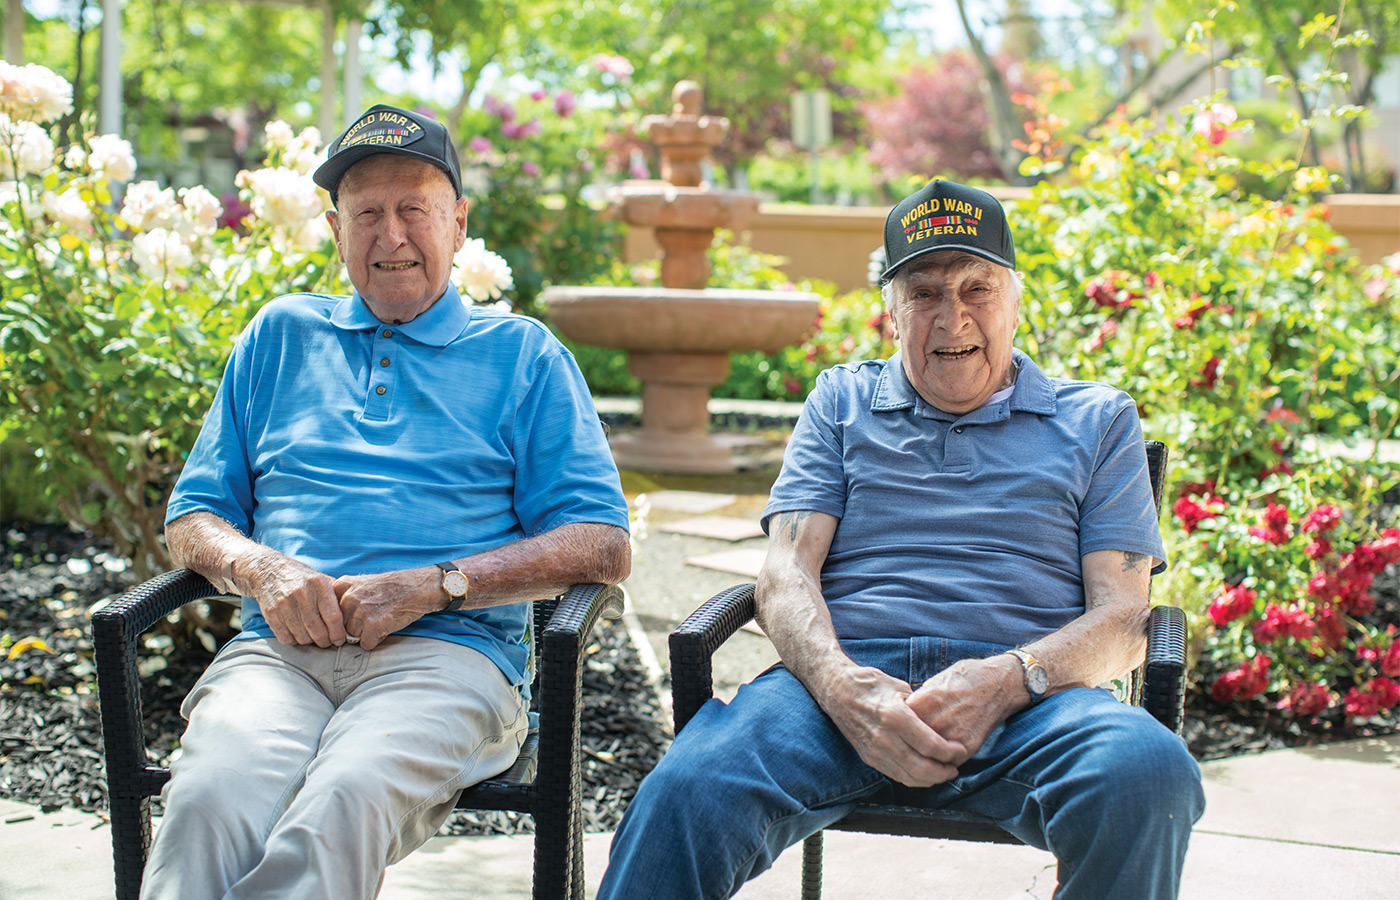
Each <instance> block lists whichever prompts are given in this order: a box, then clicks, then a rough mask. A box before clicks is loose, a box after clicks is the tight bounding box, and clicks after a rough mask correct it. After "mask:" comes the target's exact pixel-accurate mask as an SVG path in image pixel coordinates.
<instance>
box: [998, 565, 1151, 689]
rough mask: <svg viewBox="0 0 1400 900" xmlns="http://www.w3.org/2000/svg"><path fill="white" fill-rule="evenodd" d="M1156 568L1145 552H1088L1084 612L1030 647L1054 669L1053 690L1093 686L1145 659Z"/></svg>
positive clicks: (1046, 666) (1045, 663)
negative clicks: (1151, 582) (1150, 585)
mask: <svg viewBox="0 0 1400 900" xmlns="http://www.w3.org/2000/svg"><path fill="white" fill-rule="evenodd" d="M1151 566H1152V558H1151V557H1149V556H1146V555H1144V554H1141V553H1125V552H1122V551H1117V550H1099V551H1095V552H1093V553H1089V554H1087V555H1085V557H1084V559H1083V570H1084V615H1082V616H1080V617H1079V618H1077V619H1075V620H1074V621H1073V622H1070V623H1069V624H1068V625H1066V626H1065V627H1063V628H1061V629H1060V630H1058V631H1055V632H1053V633H1051V634H1048V635H1046V636H1045V637H1043V638H1041V639H1040V640H1037V641H1035V642H1033V643H1032V644H1030V645H1028V646H1027V647H1026V650H1027V651H1029V652H1030V653H1031V655H1033V656H1035V657H1036V658H1037V659H1039V660H1040V661H1041V664H1042V665H1044V666H1045V668H1046V670H1047V672H1048V673H1049V675H1050V691H1051V692H1052V693H1053V692H1055V691H1060V690H1065V689H1066V688H1072V687H1094V686H1096V685H1099V684H1103V683H1104V682H1106V681H1109V680H1110V679H1113V678H1118V677H1120V676H1121V675H1123V673H1125V672H1127V671H1129V670H1130V669H1133V668H1135V667H1137V666H1138V665H1139V664H1141V663H1142V659H1143V655H1144V653H1145V652H1146V649H1147V613H1148V604H1147V594H1148V581H1149V579H1150V577H1151V576H1150V569H1151Z"/></svg>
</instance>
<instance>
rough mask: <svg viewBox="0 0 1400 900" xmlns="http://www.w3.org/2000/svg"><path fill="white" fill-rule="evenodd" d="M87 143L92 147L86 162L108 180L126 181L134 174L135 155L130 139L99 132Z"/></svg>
mask: <svg viewBox="0 0 1400 900" xmlns="http://www.w3.org/2000/svg"><path fill="white" fill-rule="evenodd" d="M88 143H89V145H90V146H91V148H92V152H91V153H90V154H89V155H88V162H89V164H90V165H91V166H92V170H93V171H94V172H97V173H99V174H101V175H102V176H104V177H105V178H106V179H107V180H108V181H121V182H126V181H130V180H131V179H132V178H134V177H135V176H136V157H135V156H134V155H132V152H131V142H130V141H124V140H122V139H121V138H119V137H117V136H116V135H115V134H99V135H97V136H96V137H94V138H93V139H92V140H91V141H89V142H88Z"/></svg>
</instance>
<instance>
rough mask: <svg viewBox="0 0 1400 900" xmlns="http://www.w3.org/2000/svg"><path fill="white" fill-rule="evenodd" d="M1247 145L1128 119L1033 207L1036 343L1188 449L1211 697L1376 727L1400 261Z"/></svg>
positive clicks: (1196, 119)
mask: <svg viewBox="0 0 1400 900" xmlns="http://www.w3.org/2000/svg"><path fill="white" fill-rule="evenodd" d="M1249 129H1250V123H1249V122H1247V121H1243V120H1240V119H1239V118H1238V117H1237V116H1236V115H1235V114H1234V110H1233V109H1231V108H1229V107H1228V106H1227V105H1225V104H1223V103H1222V102H1221V101H1219V100H1213V101H1205V102H1202V103H1200V104H1198V105H1197V106H1195V107H1191V108H1187V109H1186V110H1184V115H1183V116H1182V117H1180V118H1178V117H1175V116H1154V117H1151V118H1146V119H1141V120H1136V121H1127V120H1121V121H1116V122H1112V123H1110V124H1109V125H1108V126H1106V127H1105V128H1104V129H1103V131H1102V132H1101V133H1100V134H1099V135H1097V136H1096V137H1095V138H1094V139H1092V140H1089V141H1086V142H1083V143H1082V145H1081V146H1080V147H1079V148H1078V152H1077V154H1076V155H1075V157H1074V162H1073V163H1072V164H1071V165H1070V166H1069V167H1068V168H1067V169H1065V170H1063V171H1061V172H1058V173H1056V175H1055V178H1053V179H1051V180H1046V181H1044V182H1042V183H1041V184H1040V185H1038V186H1037V187H1036V188H1035V189H1034V191H1033V193H1032V197H1031V199H1030V200H1029V201H1027V202H1022V203H1018V204H1015V205H1014V206H1013V207H1012V208H1011V209H1010V210H1009V215H1010V218H1011V223H1012V229H1013V231H1014V232H1015V234H1016V235H1017V253H1018V262H1019V263H1020V265H1021V268H1022V269H1023V271H1024V272H1025V273H1026V283H1027V287H1026V299H1025V302H1024V304H1023V308H1022V319H1023V324H1022V333H1021V335H1020V338H1019V339H1020V341H1021V344H1022V346H1023V347H1024V348H1025V349H1026V350H1027V351H1028V352H1029V353H1031V354H1032V355H1033V356H1035V357H1036V358H1037V359H1038V361H1039V362H1040V364H1041V365H1042V366H1043V367H1045V368H1047V369H1048V370H1050V371H1052V372H1056V373H1063V374H1070V375H1074V376H1077V377H1084V378H1090V379H1094V380H1098V381H1103V382H1107V383H1109V384H1114V385H1117V386H1120V387H1122V388H1123V389H1124V390H1126V391H1128V392H1129V393H1131V394H1132V395H1133V396H1134V397H1135V399H1136V400H1137V402H1138V405H1139V411H1140V413H1141V414H1142V418H1143V425H1144V429H1145V431H1146V433H1147V435H1148V436H1149V437H1153V438H1160V439H1163V440H1165V441H1167V442H1168V443H1169V444H1170V445H1171V447H1172V453H1173V456H1172V467H1171V472H1170V476H1169V481H1168V484H1169V491H1170V496H1169V497H1168V500H1167V503H1168V505H1169V507H1170V512H1169V514H1168V515H1167V516H1166V517H1165V521H1164V533H1165V535H1166V537H1167V541H1168V547H1169V552H1170V553H1171V555H1172V558H1173V565H1172V568H1171V569H1170V570H1169V572H1168V573H1166V574H1165V575H1163V576H1161V577H1159V578H1158V579H1157V582H1156V591H1155V593H1156V595H1157V597H1158V598H1159V599H1163V600H1166V601H1167V602H1171V603H1174V604H1176V605H1179V606H1182V607H1183V608H1185V609H1186V611H1187V612H1188V615H1189V616H1190V618H1191V634H1192V637H1193V650H1194V651H1195V652H1196V654H1197V656H1198V665H1197V667H1196V669H1195V677H1196V680H1197V686H1198V688H1199V689H1200V690H1201V691H1202V692H1204V693H1206V694H1208V695H1209V696H1210V697H1211V698H1212V699H1213V701H1214V702H1216V703H1221V704H1241V703H1243V704H1249V705H1251V706H1252V707H1254V708H1261V707H1262V708H1267V709H1270V710H1273V711H1274V714H1275V715H1281V716H1282V717H1284V718H1289V717H1292V718H1305V719H1317V718H1319V717H1321V718H1325V719H1327V720H1328V721H1330V722H1333V723H1341V722H1347V721H1349V722H1351V723H1353V724H1354V723H1356V722H1357V721H1359V720H1364V719H1367V718H1369V717H1371V716H1375V715H1378V714H1383V713H1386V712H1387V711H1388V710H1392V709H1393V708H1394V707H1395V706H1396V702H1397V699H1400V689H1397V688H1396V687H1395V682H1394V681H1393V679H1394V678H1395V674H1394V673H1393V672H1392V671H1387V667H1388V668H1389V669H1390V670H1396V671H1400V664H1397V662H1395V661H1391V662H1387V660H1395V659H1396V658H1397V657H1400V649H1396V650H1393V651H1392V648H1394V647H1396V646H1397V642H1396V641H1395V640H1394V627H1393V625H1391V624H1390V623H1393V622H1394V621H1395V618H1396V616H1397V613H1400V611H1397V610H1394V609H1391V610H1377V609H1376V603H1375V599H1374V598H1373V596H1372V594H1371V593H1370V587H1371V585H1372V581H1373V580H1374V579H1375V578H1376V577H1377V576H1378V575H1380V573H1381V572H1382V571H1384V570H1385V569H1386V567H1387V566H1389V565H1391V564H1393V563H1394V562H1395V561H1396V560H1397V559H1400V532H1397V531H1396V529H1395V528H1394V525H1395V521H1394V515H1395V514H1394V506H1393V504H1394V502H1395V500H1396V499H1397V490H1396V487H1397V477H1396V474H1395V472H1394V471H1393V468H1391V467H1387V466H1384V465H1382V464H1380V462H1379V458H1378V451H1379V446H1380V445H1379V441H1380V440H1381V439H1385V438H1393V437H1395V435H1396V425H1397V422H1400V383H1398V382H1400V367H1397V360H1396V356H1395V353H1394V351H1393V349H1391V348H1393V347H1394V346H1395V345H1396V342H1397V339H1400V316H1398V315H1397V311H1398V310H1400V306H1397V304H1396V302H1395V299H1396V296H1397V291H1398V290H1400V278H1397V272H1400V257H1392V258H1391V259H1389V260H1387V261H1386V262H1385V263H1384V264H1383V265H1381V266H1373V267H1365V266H1362V265H1360V264H1359V263H1358V262H1357V261H1356V259H1355V258H1354V257H1353V256H1352V255H1351V254H1349V253H1348V252H1347V248H1346V246H1345V241H1344V240H1343V239H1342V238H1340V237H1339V236H1338V235H1337V233H1336V232H1335V231H1334V230H1333V229H1332V227H1331V226H1330V224H1329V221H1328V220H1329V216H1330V213H1329V211H1328V209H1327V207H1326V205H1325V204H1324V203H1321V202H1318V201H1316V200H1315V199H1314V197H1315V196H1317V195H1318V194H1320V193H1321V192H1323V191H1325V190H1326V189H1327V188H1328V187H1329V183H1328V180H1327V177H1326V175H1325V174H1324V173H1322V172H1320V171H1317V170H1312V169H1307V168H1299V167H1297V166H1294V165H1292V164H1290V163H1273V164H1268V165H1265V164H1259V163H1248V162H1244V161H1242V160H1241V159H1240V158H1239V156H1238V155H1236V154H1235V153H1234V152H1232V149H1234V148H1232V144H1233V143H1237V142H1238V141H1240V140H1242V139H1243V136H1245V135H1247V134H1248V133H1249ZM1040 165H1044V166H1046V167H1047V169H1048V168H1051V167H1053V164H1051V163H1049V162H1048V161H1046V160H1036V159H1034V158H1033V159H1032V160H1031V162H1030V163H1029V168H1030V169H1031V170H1032V171H1035V170H1036V167H1037V166H1040ZM1043 173H1044V174H1049V173H1048V171H1045V172H1043ZM1246 185H1266V186H1270V190H1271V193H1273V194H1275V195H1278V196H1282V197H1283V198H1284V199H1281V200H1269V199H1265V198H1264V197H1262V196H1260V195H1258V194H1255V193H1253V191H1252V190H1251V189H1249V188H1248V187H1246ZM1346 445H1352V446H1353V447H1355V448H1356V449H1354V450H1352V451H1347V455H1348V456H1350V457H1352V458H1348V459H1342V458H1340V454H1341V453H1342V452H1343V451H1345V448H1346ZM1387 492H1390V493H1389V495H1388V499H1389V504H1387V503H1386V502H1385V501H1386V500H1387ZM1381 613H1384V615H1382V614H1381ZM1387 620H1388V621H1387Z"/></svg>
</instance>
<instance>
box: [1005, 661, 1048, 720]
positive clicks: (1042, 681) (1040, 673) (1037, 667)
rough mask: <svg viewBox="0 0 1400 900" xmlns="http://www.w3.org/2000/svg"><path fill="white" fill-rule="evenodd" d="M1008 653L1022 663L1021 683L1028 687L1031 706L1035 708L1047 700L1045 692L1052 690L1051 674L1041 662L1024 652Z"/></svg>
mask: <svg viewBox="0 0 1400 900" xmlns="http://www.w3.org/2000/svg"><path fill="white" fill-rule="evenodd" d="M1006 652H1007V653H1010V654H1011V655H1012V656H1014V657H1016V658H1017V659H1019V660H1020V661H1021V681H1022V682H1023V683H1024V684H1025V686H1026V693H1027V694H1030V695H1031V706H1035V705H1036V704H1037V703H1039V702H1040V701H1042V700H1044V699H1045V692H1046V691H1048V690H1050V673H1049V672H1047V671H1045V667H1044V666H1042V665H1041V664H1040V660H1038V659H1036V658H1035V657H1034V656H1031V655H1030V654H1029V653H1027V652H1026V651H1024V650H1008V651H1006Z"/></svg>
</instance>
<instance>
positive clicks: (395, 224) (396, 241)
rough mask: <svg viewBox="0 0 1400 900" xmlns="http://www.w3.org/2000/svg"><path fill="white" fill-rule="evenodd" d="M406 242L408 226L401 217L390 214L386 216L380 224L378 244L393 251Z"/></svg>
mask: <svg viewBox="0 0 1400 900" xmlns="http://www.w3.org/2000/svg"><path fill="white" fill-rule="evenodd" d="M407 240H408V226H407V225H406V224H405V223H404V220H403V219H402V217H400V216H399V215H398V214H396V213H393V212H390V213H388V214H386V215H385V216H384V218H383V220H381V222H380V229H379V242H380V244H382V245H383V246H385V247H386V248H388V249H390V250H393V249H395V248H397V247H401V246H403V244H404V242H405V241H407Z"/></svg>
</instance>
